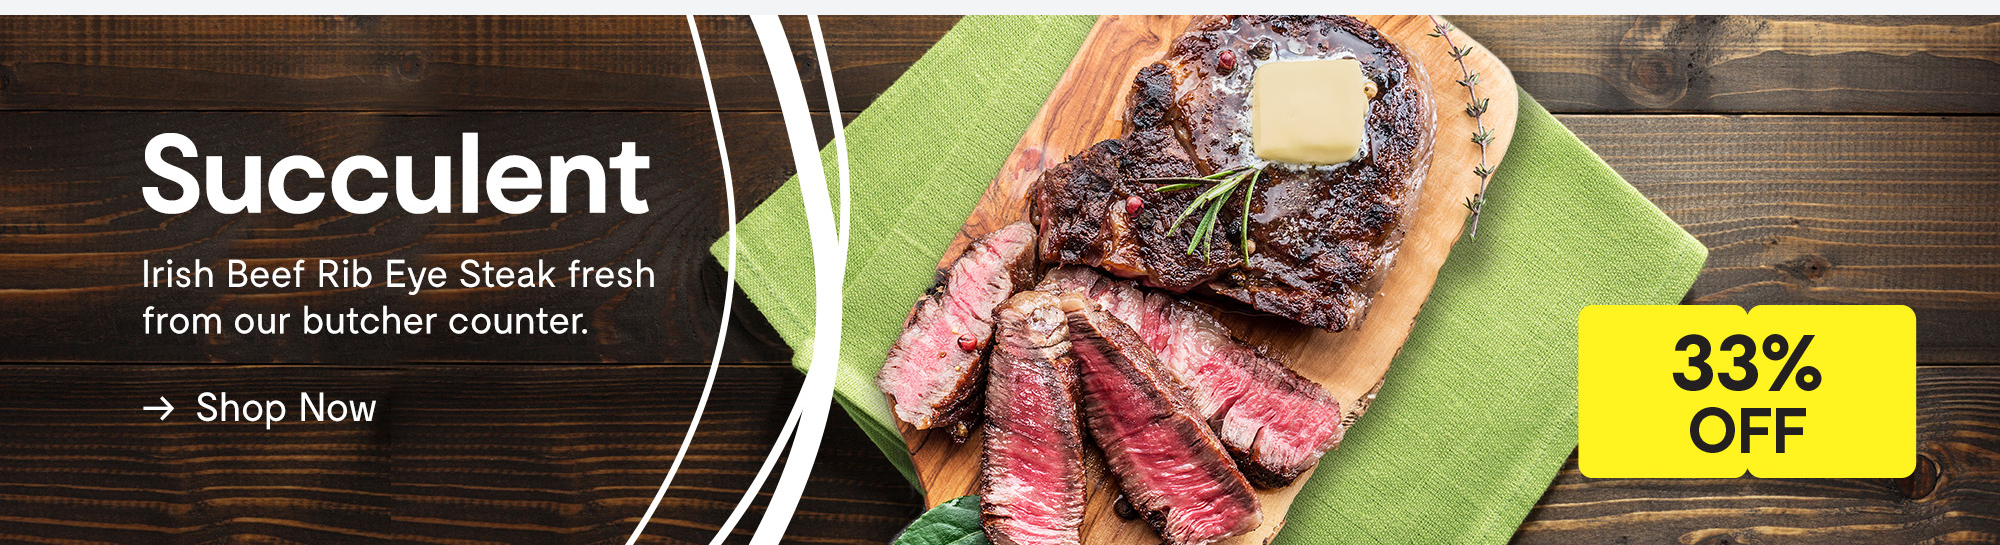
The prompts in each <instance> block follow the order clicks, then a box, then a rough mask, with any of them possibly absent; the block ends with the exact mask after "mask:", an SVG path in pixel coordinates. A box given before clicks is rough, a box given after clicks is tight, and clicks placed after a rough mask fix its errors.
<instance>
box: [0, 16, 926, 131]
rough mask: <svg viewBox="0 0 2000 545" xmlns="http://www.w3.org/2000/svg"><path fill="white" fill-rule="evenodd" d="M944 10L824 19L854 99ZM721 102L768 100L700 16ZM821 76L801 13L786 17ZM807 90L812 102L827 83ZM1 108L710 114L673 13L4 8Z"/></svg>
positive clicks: (847, 101) (747, 65) (860, 102)
mask: <svg viewBox="0 0 2000 545" xmlns="http://www.w3.org/2000/svg"><path fill="white" fill-rule="evenodd" d="M956 21H957V18H956V17H896V18H874V17H866V18H864V17H824V18H822V25H821V26H822V29H823V31H824V33H825V35H826V39H827V43H828V51H827V56H828V57H830V58H832V59H833V61H832V62H833V68H834V76H833V77H834V79H836V80H838V81H839V82H840V85H839V86H838V89H839V91H840V92H841V96H840V103H841V106H842V107H844V108H846V109H848V110H849V111H856V112H858V111H860V110H861V108H864V107H866V106H867V105H868V104H869V103H870V102H872V101H874V98H875V96H876V95H877V94H880V93H881V92H882V90H883V89H886V88H888V86H889V84H890V83H892V82H894V81H895V79H896V76H899V75H901V74H902V72H903V70H904V69H905V68H908V67H909V63H911V62H914V61H916V59H917V57H920V56H922V55H923V52H924V51H925V50H928V49H929V48H930V44H931V43H932V42H935V41H937V39H938V37H939V36H942V35H943V34H944V32H945V31H947V30H950V29H951V25H952V24H953V23H955V22H956ZM698 23H699V24H700V25H701V31H702V45H703V47H704V48H705V49H706V50H707V52H708V62H709V67H710V75H711V76H712V77H713V78H714V82H715V92H716V98H717V99H718V101H719V102H720V106H721V107H722V108H723V109H726V110H770V111H775V110H777V109H778V108H777V95H776V94H775V93H774V92H773V91H772V88H771V79H770V75H769V74H768V73H766V69H765V63H764V56H763V51H762V49H760V48H759V46H758V45H757V37H756V33H755V32H754V31H753V30H752V29H751V28H750V21H749V19H748V18H745V17H702V18H699V19H698ZM785 30H786V35H787V36H788V37H789V38H790V39H791V42H792V44H793V50H794V51H796V52H798V53H797V58H798V62H799V75H800V77H801V78H802V79H803V80H804V81H805V82H806V83H807V84H809V85H817V84H818V82H819V75H820V72H819V68H818V65H817V64H814V63H815V62H816V61H815V60H814V56H813V55H812V39H811V36H812V35H811V34H810V32H809V30H808V28H807V26H806V22H805V20H804V18H801V17H787V18H785ZM807 94H808V95H817V96H812V97H808V100H810V101H812V104H814V105H815V106H814V107H815V108H822V109H823V108H824V104H825V95H824V94H823V93H807ZM0 109H12V110H48V109H89V110H167V109H171V110H273V109H277V110H381V109H396V110H433V111H434V110H680V111H707V109H708V102H707V99H706V98H705V96H704V94H703V92H702V87H701V73H700V71H699V70H698V68H697V67H696V66H695V63H694V42H693V41H692V40H691V39H690V34H689V32H688V28H687V20H686V19H685V18H683V17H373V16H364V17H222V18H217V17H0Z"/></svg>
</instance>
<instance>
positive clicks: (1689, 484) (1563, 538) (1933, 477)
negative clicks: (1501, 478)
mask: <svg viewBox="0 0 2000 545" xmlns="http://www.w3.org/2000/svg"><path fill="white" fill-rule="evenodd" d="M1996 413H2000V366H1976V367H1923V368H1919V369H1917V443H1918V446H1917V453H1916V456H1917V469H1916V471H1915V472H1913V473H1912V474H1911V475H1910V476H1909V477H1907V478H1902V479H1755V478H1741V479H1591V478H1588V477H1584V476H1583V475H1582V474H1580V473H1579V472H1578V471H1577V468H1576V457H1575V456H1574V455H1572V456H1571V457H1570V461H1569V462H1568V463H1567V464H1565V465H1564V466H1563V469H1562V472H1561V473H1560V474H1558V475H1557V476H1556V479H1555V483H1554V485H1553V486H1551V487H1549V492H1548V493H1547V494H1546V495H1544V496H1542V501H1541V504H1540V505H1538V506H1536V507H1535V508H1534V510H1533V511H1530V512H1529V514H1528V520H1527V522H1526V523H1524V524H1522V525H1521V530H1520V532H1519V533H1516V534H1515V535H1514V541H1515V542H1516V543H1626V542H1631V543H1765V542H1788V543H1789V542H1811V543H1992V542H1994V541H2000V501H1995V498H1994V492H1995V490H2000V439H1996V438H2000V422H1995V419H1994V418H1993V415H1994V414H1996Z"/></svg>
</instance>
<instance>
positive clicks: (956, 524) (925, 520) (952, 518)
mask: <svg viewBox="0 0 2000 545" xmlns="http://www.w3.org/2000/svg"><path fill="white" fill-rule="evenodd" d="M989 543H990V542H988V541H986V530H984V529H982V528H981V527H980V526H979V496H964V497H960V498H958V499H955V500H951V501H948V502H944V503H941V504H938V506H937V507H933V508H931V510H930V511H928V512H925V513H924V514H923V516H920V517H917V520H916V521H914V522H911V523H910V527H908V528H904V529H903V533H901V534H897V535H896V540H895V541H893V542H892V544H893V545H989Z"/></svg>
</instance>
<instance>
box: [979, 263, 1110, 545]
mask: <svg viewBox="0 0 2000 545" xmlns="http://www.w3.org/2000/svg"><path fill="white" fill-rule="evenodd" d="M994 317H995V319H996V320H997V324H998V327H997V329H996V330H995V333H994V340H993V356H992V357H991V358H989V359H988V360H987V375H986V425H985V432H986V442H985V445H984V447H983V448H984V450H983V451H982V452H981V454H980V456H981V462H980V468H981V470H980V487H979V500H980V511H981V513H982V515H981V517H980V519H981V522H982V523H983V525H984V526H985V527H986V537H988V538H990V539H992V540H993V542H994V543H998V544H1000V545H1036V544H1051V545H1054V544H1062V545H1075V544H1077V543H1079V542H1080V541H1081V537H1080V534H1079V532H1080V531H1081V529H1082V527H1083V507H1084V501H1083V499H1084V490H1085V488H1084V448H1083V428H1082V427H1081V424H1080V423H1078V421H1077V396H1078V391H1077V370H1076V359H1075V357H1074V356H1072V355H1071V354H1070V343H1069V327H1068V325H1067V324H1066V323H1065V321H1064V320H1065V319H1064V316H1063V310H1062V308H1061V307H1060V306H1058V301H1057V299H1056V296H1054V295H1051V294H1048V293H1044V292H1039V291H1024V292H1021V293H1019V294H1015V295H1014V297H1012V298H1009V299H1008V300H1007V302H1005V303H1002V304H1001V305H1000V308H999V310H997V311H995V313H994Z"/></svg>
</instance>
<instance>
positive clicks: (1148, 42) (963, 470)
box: [901, 16, 1519, 544]
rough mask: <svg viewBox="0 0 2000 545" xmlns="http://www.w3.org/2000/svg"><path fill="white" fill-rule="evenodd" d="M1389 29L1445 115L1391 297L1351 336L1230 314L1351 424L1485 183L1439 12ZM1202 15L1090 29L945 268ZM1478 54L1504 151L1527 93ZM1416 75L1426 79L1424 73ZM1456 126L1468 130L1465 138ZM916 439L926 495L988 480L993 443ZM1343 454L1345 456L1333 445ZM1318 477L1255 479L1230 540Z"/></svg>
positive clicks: (1134, 524) (1132, 533)
mask: <svg viewBox="0 0 2000 545" xmlns="http://www.w3.org/2000/svg"><path fill="white" fill-rule="evenodd" d="M1362 19H1364V20H1366V21H1368V22H1369V23H1370V24H1372V25H1374V26H1375V27H1376V28H1377V29H1379V30H1381V31H1382V33H1383V34H1384V35H1386V36H1388V37H1389V38H1390V40H1391V41H1392V42H1394V43H1395V44H1396V45H1397V46H1398V47H1400V48H1401V49H1402V50H1403V52H1404V53H1405V54H1406V55H1408V56H1409V57H1410V59H1411V64H1412V65H1416V66H1419V67H1420V68H1421V69H1422V70H1423V71H1424V74H1425V75H1426V76H1427V78H1426V79H1427V81H1425V82H1424V83H1426V84H1427V85H1428V86H1429V90H1430V92H1429V94H1430V96H1431V98H1432V101H1433V104H1432V106H1431V107H1432V108H1433V111H1435V112H1436V115H1437V124H1436V133H1435V136H1436V140H1437V141H1436V143H1435V146H1434V148H1433V150H1432V156H1431V160H1430V165H1429V170H1428V171H1427V174H1426V176H1425V179H1424V182H1423V188H1422V190H1421V194H1420V195H1419V197H1418V202H1417V205H1416V211H1415V212H1414V213H1413V214H1412V216H1411V218H1410V220H1409V223H1408V224H1407V225H1405V226H1403V227H1402V228H1405V229H1407V232H1406V234H1405V235H1404V238H1403V242H1402V244H1403V245H1402V247H1401V249H1400V250H1398V252H1399V253H1398V257H1397V259H1396V263H1395V267H1394V269H1393V270H1391V271H1389V272H1388V273H1387V275H1388V276H1387V278H1386V280H1385V281H1384V282H1383V284H1382V286H1381V287H1380V292H1379V295H1377V296H1376V297H1375V299H1374V302H1373V303H1372V304H1371V305H1370V307H1369V309H1368V318H1367V319H1366V320H1365V321H1363V322H1362V323H1361V325H1360V326H1359V327H1356V328H1353V329H1349V330H1348V331H1345V332H1342V333H1327V332H1325V331H1320V330H1317V329H1311V328H1307V327H1305V326H1300V325H1298V324H1295V323H1286V322H1283V321H1281V320H1275V319H1251V318H1246V317H1243V316H1240V315H1224V316H1221V318H1222V321H1223V322H1224V324H1225V325H1227V326H1229V327H1230V329H1231V330H1232V331H1234V332H1235V333H1236V334H1237V335H1238V336H1239V337H1242V338H1244V339H1246V340H1248V341H1250V342H1252V343H1257V344H1259V345H1262V346H1267V347H1269V348H1271V349H1272V350H1273V352H1275V353H1277V354H1280V355H1282V356H1284V358H1285V360H1286V361H1288V362H1289V365H1290V367H1291V368H1292V369H1293V370H1296V371H1298V372H1299V374H1301V375H1304V376H1305V377H1306V378H1309V379H1312V380H1313V381H1315V382H1318V383H1319V384H1320V385H1321V386H1323V387H1325V388H1326V390H1327V393H1329V394H1331V395H1332V396H1333V398H1334V399H1337V400H1339V401H1340V404H1341V408H1342V411H1343V412H1344V414H1341V415H1338V416H1336V415H1326V417H1328V418H1335V417H1338V418H1340V419H1341V425H1342V427H1343V430H1344V428H1345V427H1347V426H1352V425H1354V423H1355V422H1356V420H1357V419H1359V418H1361V416H1362V415H1363V414H1364V413H1365V412H1366V411H1367V410H1368V404H1369V403H1370V402H1371V401H1373V399H1374V395H1375V391H1376V390H1377V389H1379V388H1380V386H1381V384H1382V377H1383V376H1384V375H1385V374H1387V373H1388V370H1389V362H1390V360H1392V359H1393V358H1394V357H1395V355H1396V353H1397V352H1398V351H1400V350H1401V348H1402V345H1403V340H1404V339H1405V338H1407V337H1408V335H1409V332H1410V328H1411V327H1412V326H1413V325H1414V324H1415V320H1416V315H1417V312H1418V311H1419V310H1420V309H1421V308H1422V307H1423V302H1424V300H1426V299H1427V298H1429V296H1430V289H1431V284H1432V283H1433V282H1434V281H1435V280H1436V277H1437V271H1438V268H1439V267H1441V266H1443V264H1444V260H1445V257H1446V256H1447V255H1448V254H1449V253H1450V251H1451V247H1452V243H1453V242H1454V241H1456V240H1457V239H1458V234H1459V232H1460V230H1461V229H1462V228H1463V227H1464V225H1465V214H1466V212H1465V209H1464V208H1462V207H1460V206H1459V203H1461V202H1464V201H1466V200H1468V198H1469V197H1471V196H1472V195H1476V194H1478V193H1479V191H1480V187H1479V185H1480V178H1479V177H1478V176H1476V175H1474V174H1473V173H1472V171H1473V168H1474V167H1476V166H1478V165H1479V164H1480V160H1481V159H1480V153H1481V150H1480V149H1479V147H1478V146H1477V145H1475V144H1473V143H1472V142H1471V141H1470V140H1469V139H1468V137H1469V136H1470V135H1472V134H1474V133H1476V132H1477V130H1478V128H1477V126H1476V125H1475V123H1476V121H1475V120H1474V119H1472V118H1470V117H1467V116H1465V115H1463V114H1462V113H1461V112H1460V110H1461V109H1462V108H1463V107H1464V106H1463V105H1464V104H1465V101H1466V97H1465V95H1464V94H1463V93H1464V88H1463V87H1461V86H1459V85H1458V84H1456V83H1454V82H1455V81H1457V80H1458V79H1459V78H1461V77H1463V74H1462V73H1461V69H1460V68H1459V67H1458V65H1457V63H1456V62H1454V61H1453V60H1452V59H1451V57H1449V48H1448V47H1447V45H1446V44H1445V42H1444V40H1442V39H1439V38H1433V37H1429V36H1428V35H1427V34H1428V33H1429V32H1431V30H1432V29H1433V27H1434V23H1433V22H1432V20H1431V19H1430V18H1428V17H1420V16H1362ZM1192 20H1193V17H1187V16H1176V17H1153V16H1142V17H1127V16H1104V17H1102V18H1100V19H1098V22H1097V26H1096V27H1094V28H1092V29H1091V33H1090V35H1089V36H1088V37H1086V38H1085V39H1084V44H1083V46H1082V50H1081V52H1079V53H1078V54H1077V56H1076V58H1075V60H1073V61H1072V62H1071V64H1070V67H1069V70H1068V71H1066V72H1064V73H1063V76H1062V78H1061V79H1060V80H1058V81H1057V82H1056V87H1055V90H1054V91H1053V92H1051V93H1050V96H1049V100H1048V102H1047V103H1046V104H1045V105H1044V106H1043V108H1042V110H1041V112H1040V113H1039V114H1038V115H1037V116H1036V118H1035V120H1034V121H1033V122H1031V123H1030V124H1029V125H1028V128H1027V130H1026V131H1025V134H1023V135H1022V137H1021V141H1020V143H1019V144H1017V145H1016V146H1015V148H1014V151H1013V154H1012V156H1011V157H1010V158H1009V159H1008V160H1007V162H1006V164H1005V166H1003V167H1002V168H1001V171H1000V173H999V175H998V176H996V177H995V178H994V180H993V183H992V185H990V186H988V187H987V190H986V193H985V195H984V196H983V197H982V198H981V200H980V202H979V204H978V205H976V206H975V207H974V209H973V211H972V213H971V216H970V217H968V218H967V219H966V222H965V226H963V227H961V228H960V230H959V236H958V238H957V240H955V241H954V242H953V243H952V246H951V247H950V248H949V249H947V250H946V251H945V255H944V257H943V259H942V260H941V261H940V263H939V266H940V267H945V266H949V264H950V263H951V262H952V260H953V259H955V258H956V257H957V254H959V253H960V252H961V251H963V249H964V248H965V246H966V245H968V244H969V243H970V241H971V240H972V239H975V238H978V237H979V236H982V235H984V234H985V233H987V232H990V231H992V230H994V229H998V228H1000V227H1002V226H1005V225H1008V224H1011V223H1014V222H1016V221H1020V220H1022V219H1026V218H1027V217H1028V215H1029V214H1028V208H1029V206H1030V203H1029V199H1028V194H1029V191H1030V189H1031V188H1032V187H1033V185H1034V183H1035V182H1036V181H1037V180H1038V179H1039V178H1040V177H1041V173H1042V171H1043V170H1045V169H1048V168H1051V167H1054V166H1056V165H1057V164H1059V163H1060V162H1062V161H1063V160H1064V158H1066V157H1068V156H1070V155H1072V154H1075V153H1077V152H1079V151H1082V150H1083V149H1085V148H1086V147H1088V146H1090V145H1092V144H1095V143H1097V142H1098V141H1101V140H1103V139H1106V138H1115V137H1118V136H1119V135H1122V134H1124V133H1125V131H1126V130H1128V127H1127V122H1126V121H1125V119H1124V117H1125V112H1126V110H1127V108H1128V103H1129V100H1128V99H1127V95H1128V94H1129V93H1130V90H1131V88H1132V83H1131V81H1132V78H1133V77H1134V75H1135V74H1137V73H1138V71H1139V70H1140V69H1141V68H1143V67H1145V66H1147V65H1150V64H1152V63H1153V62H1155V61H1156V60H1158V59H1159V58H1160V57H1162V56H1163V55H1165V54H1166V53H1167V49H1168V47H1169V46H1170V45H1171V44H1172V42H1173V41H1174V39H1176V38H1177V37H1179V36H1181V35H1182V34H1183V33H1185V32H1186V30H1187V28H1188V26H1189V23H1190V22H1191V21H1192ZM1454 39H1456V40H1459V42H1458V43H1459V45H1460V46H1462V47H1469V48H1474V49H1477V47H1478V44H1477V42H1473V41H1471V39H1470V38H1467V37H1465V35H1464V34H1462V33H1456V34H1455V38H1454ZM1466 62H1467V63H1469V64H1470V65H1471V66H1472V68H1473V69H1474V70H1476V71H1478V72H1479V73H1480V74H1481V77H1482V78H1484V81H1485V82H1486V85H1482V86H1481V87H1480V90H1481V92H1482V95H1481V96H1482V97H1486V98H1489V99H1490V100H1491V109H1490V110H1489V112H1488V114H1487V115H1486V116H1485V117H1484V123H1485V127H1486V128H1487V129H1488V130H1490V131H1492V134H1493V137H1494V138H1493V144H1492V146H1491V147H1490V157H1491V160H1493V161H1495V162H1496V163H1495V164H1497V161H1499V160H1500V158H1501V157H1503V156H1504V155H1505V154H1506V150H1507V142H1508V141H1509V139H1511V138H1512V137H1513V133H1514V115H1513V114H1514V112H1516V111H1517V108H1516V104H1517V100H1518V98H1519V95H1518V94H1516V93H1514V92H1512V91H1513V90H1514V89H1515V87H1514V85H1513V79H1512V77H1511V76H1509V75H1508V73H1507V68H1506V66H1504V65H1502V64H1500V62H1499V61H1498V60H1497V59H1494V58H1493V57H1492V56H1490V55H1487V54H1485V53H1483V52H1475V53H1474V54H1472V55H1469V56H1467V58H1466ZM1413 81H1415V78H1414V77H1413ZM1455 135H1456V136H1455ZM901 430H902V432H903V437H904V440H905V441H906V442H908V444H909V446H910V457H911V459H912V461H913V462H914V464H915V466H916V468H917V473H918V476H919V478H920V479H922V481H923V484H924V489H925V491H926V492H927V496H926V497H925V501H926V503H927V504H930V505H936V504H939V503H943V502H945V501H947V500H950V499H952V498H956V497H959V496H962V495H965V494H968V493H972V492H973V491H975V490H976V489H977V488H978V484H979V476H980V469H981V466H980V460H981V458H982V456H981V451H980V447H981V441H980V440H979V439H974V440H971V441H967V442H966V443H964V444H958V443H954V442H952V441H951V440H949V439H948V438H947V435H946V434H945V433H944V431H943V430H941V429H938V430H930V431H919V430H916V429H914V428H911V427H909V426H908V425H907V424H902V425H901ZM1331 456H1332V458H1338V456H1339V455H1338V454H1332V455H1331ZM1311 476H1312V471H1311V470H1307V471H1306V472H1305V473H1304V474H1303V475H1301V476H1300V477H1299V480H1298V481H1297V482H1296V483H1295V484H1293V485H1292V486H1289V487H1285V488H1280V489H1273V490H1264V489H1259V490H1257V495H1258V498H1259V500H1260V501H1261V502H1262V506H1263V525H1262V526H1261V527H1259V528H1257V529H1256V530H1255V531H1253V532H1251V533H1249V534H1245V535H1242V536H1238V537H1236V538H1232V539H1230V540H1226V541H1225V542H1226V543H1262V542H1264V541H1267V540H1269V539H1270V538H1271V537H1272V536H1274V535H1276V534H1277V532H1278V530H1280V529H1282V528H1283V527H1284V525H1285V512H1286V511H1287V510H1288V509H1290V507H1291V504H1292V499H1293V498H1294V497H1295V496H1297V494H1298V491H1299V489H1300V487H1302V486H1303V485H1304V483H1305V481H1306V480H1307V479H1309V478H1311ZM1090 486H1091V488H1092V490H1093V493H1092V494H1091V495H1090V500H1089V505H1088V506H1087V507H1086V513H1085V515H1084V521H1083V541H1084V542H1086V543H1129V544H1141V543H1157V542H1159V539H1160V538H1159V536H1158V535H1157V534H1155V533H1154V531H1153V530H1152V529H1150V528H1148V527H1147V526H1146V525H1145V524H1144V523H1143V522H1139V521H1136V520H1127V519H1122V518H1120V517H1118V516H1116V515H1115V514H1114V513H1113V510H1112V506H1111V504H1112V501H1113V499H1114V498H1115V497H1116V496H1117V493H1116V492H1114V490H1115V487H1113V486H1112V485H1111V484H1110V483H1109V481H1108V479H1106V478H1103V477H1102V476H1099V477H1098V478H1094V479H1092V482H1091V483H1090Z"/></svg>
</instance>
